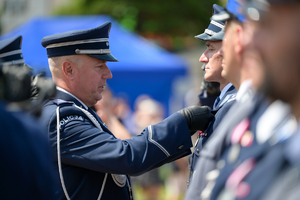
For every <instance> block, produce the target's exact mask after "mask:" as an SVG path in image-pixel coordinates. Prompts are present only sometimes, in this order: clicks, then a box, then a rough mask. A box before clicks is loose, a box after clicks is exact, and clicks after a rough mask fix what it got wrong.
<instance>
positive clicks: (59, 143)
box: [41, 22, 212, 199]
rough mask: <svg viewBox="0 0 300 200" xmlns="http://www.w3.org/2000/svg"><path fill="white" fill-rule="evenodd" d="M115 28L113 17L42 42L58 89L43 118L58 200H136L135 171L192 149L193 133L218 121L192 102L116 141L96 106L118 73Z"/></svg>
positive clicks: (47, 38)
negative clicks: (112, 37) (112, 68)
mask: <svg viewBox="0 0 300 200" xmlns="http://www.w3.org/2000/svg"><path fill="white" fill-rule="evenodd" d="M110 28H111V23H110V22H106V23H104V24H102V25H101V26H99V27H96V28H92V29H86V30H75V31H70V32H64V33H60V34H55V35H51V36H46V37H44V38H43V39H42V41H41V43H42V45H43V46H44V47H45V48H46V49H47V55H48V57H49V66H50V70H51V73H52V77H53V80H54V82H55V83H56V85H57V90H58V92H57V95H56V97H55V98H53V99H49V100H48V101H47V102H46V103H45V105H44V109H43V112H42V116H41V122H42V124H43V126H44V127H45V128H46V129H47V131H48V134H49V139H50V143H51V145H52V148H53V150H54V151H55V152H56V153H55V154H56V156H55V157H56V158H57V166H58V174H59V176H60V180H61V186H62V187H61V189H60V190H59V191H58V196H57V199H132V198H133V197H132V194H131V186H130V179H129V177H128V175H139V174H141V173H144V172H146V171H149V170H151V169H153V168H156V167H159V166H161V165H163V164H165V163H168V162H171V161H174V160H175V159H178V158H181V157H183V156H186V155H188V154H189V153H190V148H191V146H192V144H191V134H190V131H191V133H194V132H195V131H196V130H198V129H200V130H205V129H206V127H207V125H208V123H209V121H210V120H211V119H212V114H211V113H210V109H209V108H208V107H200V106H193V107H188V108H185V109H182V110H180V111H179V112H176V113H174V114H173V115H171V116H170V117H168V118H167V119H165V120H164V121H162V122H161V123H158V124H156V125H151V126H149V127H147V128H145V129H144V130H143V132H142V133H141V134H140V135H138V136H136V137H133V138H131V139H127V140H120V139H117V138H116V137H115V136H114V135H113V133H111V132H110V131H109V130H108V128H107V127H106V126H105V124H103V122H102V121H101V119H100V118H99V116H98V115H97V114H96V113H95V112H94V111H93V110H91V109H90V108H89V107H90V106H93V105H94V104H95V103H96V102H97V101H99V100H100V99H101V98H102V96H101V93H102V91H103V90H104V89H105V86H106V80H107V79H110V78H112V74H111V72H110V70H109V68H108V67H107V65H106V62H107V61H111V62H115V61H117V59H116V58H115V57H114V56H113V55H112V54H111V51H110V49H109V39H108V37H109V32H110ZM199 122H200V123H199ZM122 174H124V175H122Z"/></svg>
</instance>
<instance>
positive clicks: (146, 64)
mask: <svg viewBox="0 0 300 200" xmlns="http://www.w3.org/2000/svg"><path fill="white" fill-rule="evenodd" d="M106 21H111V22H112V28H111V32H110V49H111V51H112V54H113V55H114V56H115V57H116V58H117V59H118V60H119V62H117V63H114V62H109V63H108V67H109V68H110V69H111V72H112V74H113V78H112V79H110V80H108V81H107V83H108V85H109V87H110V88H111V89H112V90H113V92H114V93H115V94H119V93H126V94H127V95H128V101H129V103H130V105H131V106H133V103H134V101H135V99H136V97H138V96H139V95H140V94H148V95H150V96H151V97H152V98H154V99H156V100H158V101H159V102H161V103H162V104H163V105H164V106H165V107H166V111H167V114H170V113H169V100H170V97H171V95H172V83H173V82H174V80H175V79H176V78H177V77H178V76H184V75H186V73H187V66H186V63H185V62H184V60H183V59H182V58H181V57H179V56H178V55H175V54H172V53H170V52H167V51H165V50H163V49H161V48H159V47H158V46H156V45H154V44H152V43H151V42H149V41H148V40H146V39H144V38H142V37H140V36H139V35H137V34H135V33H132V32H130V31H128V30H126V29H125V28H123V27H122V26H120V25H119V24H118V23H117V22H116V21H114V20H113V19H112V18H111V17H109V16H106V15H97V16H55V17H37V18H33V19H31V20H30V21H28V22H27V23H25V24H23V25H21V26H19V27H18V28H16V29H14V30H12V31H10V32H8V33H5V34H3V35H2V36H1V37H0V39H1V40H2V39H6V38H10V37H14V36H17V35H22V36H23V43H22V50H23V55H24V59H25V62H26V63H27V64H28V65H30V66H31V67H32V68H34V74H37V73H41V72H44V73H45V74H46V75H47V76H50V75H51V74H50V71H49V68H48V60H47V54H46V50H45V49H44V48H43V47H42V45H41V43H40V42H41V39H42V38H43V37H44V36H47V35H51V34H55V33H61V32H65V31H70V30H77V29H88V28H94V27H97V26H99V25H101V24H102V23H104V22H106Z"/></svg>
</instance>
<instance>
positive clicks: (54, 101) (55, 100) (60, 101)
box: [52, 99, 74, 106]
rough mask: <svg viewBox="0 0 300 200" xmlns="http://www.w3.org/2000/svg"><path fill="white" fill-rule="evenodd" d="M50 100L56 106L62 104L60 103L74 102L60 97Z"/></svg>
mask: <svg viewBox="0 0 300 200" xmlns="http://www.w3.org/2000/svg"><path fill="white" fill-rule="evenodd" d="M52 102H53V103H54V104H56V105H58V106H59V105H62V104H74V102H72V101H65V100H62V99H54V100H52Z"/></svg>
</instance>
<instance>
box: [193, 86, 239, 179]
mask: <svg viewBox="0 0 300 200" xmlns="http://www.w3.org/2000/svg"><path fill="white" fill-rule="evenodd" d="M236 93H237V91H236V89H235V88H234V86H231V87H230V88H229V89H228V90H227V92H226V93H225V94H224V96H223V97H222V99H221V100H220V102H219V103H218V105H217V109H216V110H213V112H215V113H216V114H215V117H214V119H213V120H212V121H211V122H210V123H209V125H208V128H207V129H206V131H205V132H204V133H202V135H200V136H199V139H198V141H197V143H196V146H195V150H194V153H193V155H192V163H191V166H190V167H191V173H190V176H192V174H193V171H194V169H195V165H196V163H197V160H198V158H199V154H200V151H201V150H202V148H203V145H204V144H205V142H206V141H207V140H208V138H209V137H210V135H211V134H212V133H213V132H214V130H215V129H216V128H217V126H218V125H219V124H220V122H221V121H222V119H223V117H224V116H225V115H226V113H227V112H228V110H229V109H230V107H231V106H232V104H233V103H234V102H235V95H236ZM190 178H191V177H190Z"/></svg>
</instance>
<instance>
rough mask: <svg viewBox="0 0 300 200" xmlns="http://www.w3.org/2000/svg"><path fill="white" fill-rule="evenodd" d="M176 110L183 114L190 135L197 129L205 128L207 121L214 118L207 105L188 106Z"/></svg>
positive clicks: (202, 129)
mask: <svg viewBox="0 0 300 200" xmlns="http://www.w3.org/2000/svg"><path fill="white" fill-rule="evenodd" d="M178 112H179V113H180V114H182V115H183V116H184V118H185V120H186V122H187V124H188V127H189V129H190V133H191V135H193V134H194V133H195V132H196V131H197V130H200V131H204V130H206V128H207V126H208V124H209V122H210V121H211V120H212V119H213V118H214V115H213V114H212V113H211V109H210V107H208V106H190V107H187V108H184V109H182V110H179V111H178Z"/></svg>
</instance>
